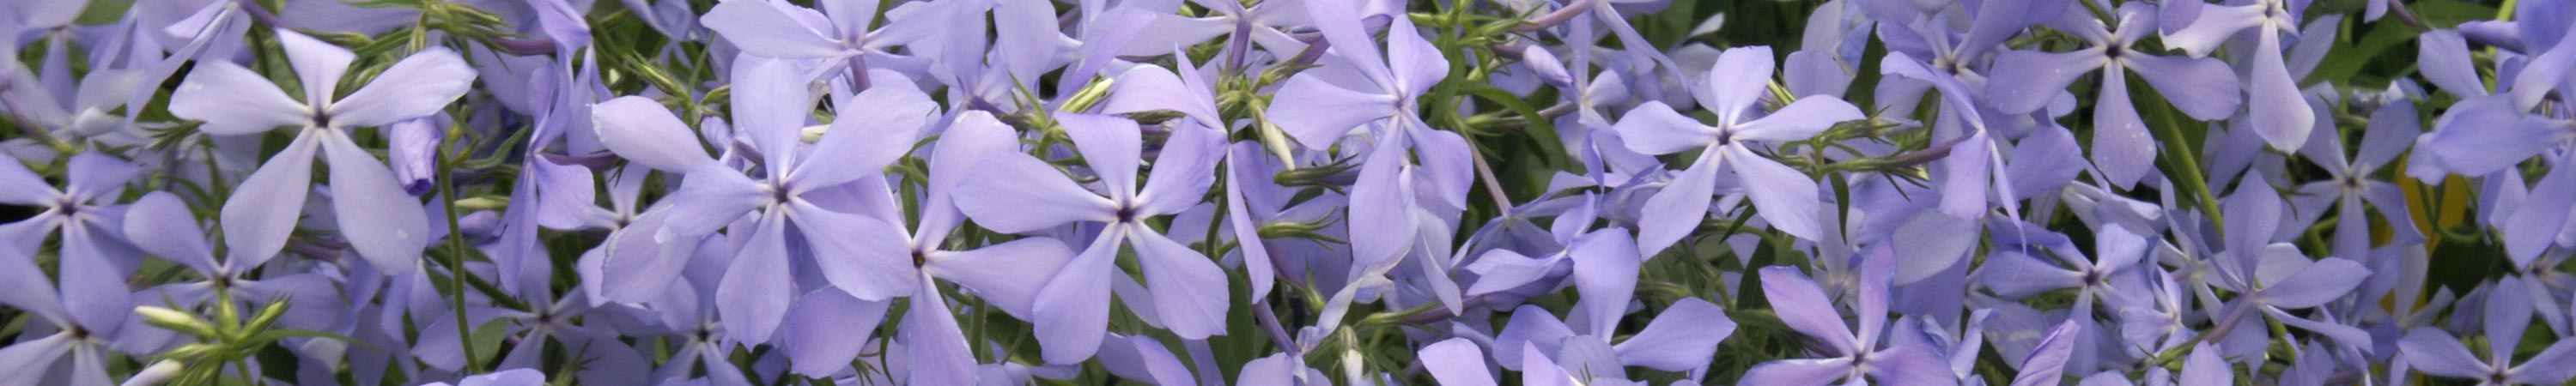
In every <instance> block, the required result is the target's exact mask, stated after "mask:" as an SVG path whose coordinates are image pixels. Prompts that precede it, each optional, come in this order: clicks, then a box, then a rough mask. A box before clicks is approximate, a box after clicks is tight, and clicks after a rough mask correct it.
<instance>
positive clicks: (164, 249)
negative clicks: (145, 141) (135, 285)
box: [0, 166, 216, 274]
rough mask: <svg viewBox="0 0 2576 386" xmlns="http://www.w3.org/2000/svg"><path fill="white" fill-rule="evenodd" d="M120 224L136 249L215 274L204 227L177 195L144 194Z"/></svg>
mask: <svg viewBox="0 0 2576 386" xmlns="http://www.w3.org/2000/svg"><path fill="white" fill-rule="evenodd" d="M6 167H7V166H0V168H6ZM124 225H125V239H126V240H128V241H133V242H134V246H135V247H136V248H139V249H142V250H143V251H144V252H148V253H151V254H152V255H153V256H159V257H161V259H162V260H169V261H170V262H174V263H179V264H180V265H186V266H188V268H192V269H196V270H197V272H199V273H201V274H215V273H216V272H215V262H214V260H213V259H214V254H215V253H214V249H212V248H210V247H208V246H207V245H206V232H205V229H204V228H199V227H198V225H197V217H196V215H195V214H194V213H192V212H189V211H188V204H187V203H185V202H180V201H179V196H177V195H173V194H170V192H162V191H156V192H152V193H150V194H145V195H144V196H143V198H141V199H136V200H134V204H133V205H132V206H128V207H126V209H125V224H124Z"/></svg>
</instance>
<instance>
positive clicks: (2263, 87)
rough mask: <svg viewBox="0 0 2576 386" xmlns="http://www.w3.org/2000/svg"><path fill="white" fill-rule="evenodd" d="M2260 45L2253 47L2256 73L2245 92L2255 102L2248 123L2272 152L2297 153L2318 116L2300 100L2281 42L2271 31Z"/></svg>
mask: <svg viewBox="0 0 2576 386" xmlns="http://www.w3.org/2000/svg"><path fill="white" fill-rule="evenodd" d="M2257 34H2259V35H2261V36H2260V37H2259V41H2260V42H2261V43H2258V44H2255V46H2254V58H2253V60H2254V70H2253V71H2254V72H2253V74H2252V75H2251V76H2253V79H2248V81H2249V83H2247V84H2246V87H2250V89H2247V90H2246V92H2247V93H2248V94H2249V97H2251V98H2253V100H2252V101H2251V102H2250V103H2253V105H2252V106H2250V107H2251V108H2252V110H2249V111H2247V112H2246V113H2247V114H2251V115H2252V116H2253V121H2251V122H2248V124H2250V125H2251V126H2250V127H2253V128H2254V134H2256V135H2259V136H2262V137H2263V142H2264V143H2266V144H2270V145H2271V146H2272V148H2273V149H2279V150H2283V151H2296V150H2297V149H2298V148H2299V145H2300V144H2303V143H2306V142H2307V141H2308V131H2309V130H2310V129H2311V128H2313V127H2314V125H2316V121H2317V116H2316V112H2315V111H2314V110H2311V109H2310V108H2309V107H2308V102H2307V100H2306V99H2303V98H2300V97H2299V84H2298V83H2297V82H2298V79H2292V78H2290V69H2289V67H2287V65H2286V64H2283V63H2282V62H2281V53H2280V52H2281V50H2280V40H2281V39H2280V38H2278V37H2275V36H2274V34H2272V33H2271V32H2269V31H2264V32H2258V33H2257Z"/></svg>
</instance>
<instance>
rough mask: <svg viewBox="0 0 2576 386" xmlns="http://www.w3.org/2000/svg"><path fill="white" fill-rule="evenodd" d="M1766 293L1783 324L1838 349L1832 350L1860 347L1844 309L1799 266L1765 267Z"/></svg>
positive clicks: (1849, 350) (1848, 350)
mask: <svg viewBox="0 0 2576 386" xmlns="http://www.w3.org/2000/svg"><path fill="white" fill-rule="evenodd" d="M1762 293H1763V294H1764V296H1765V297H1766V298H1768V299H1769V301H1770V304H1771V308H1772V310H1773V312H1776V313H1778V314H1779V315H1780V322H1781V323H1782V324H1787V325H1789V329H1791V330H1797V331H1798V333H1799V334H1804V335H1806V336H1808V337H1812V338H1816V339H1817V340H1820V341H1823V343H1824V344H1825V345H1826V346H1827V347H1826V348H1828V349H1832V350H1834V352H1833V353H1832V354H1834V355H1847V354H1850V353H1852V352H1854V350H1858V349H1860V348H1859V347H1858V346H1857V345H1856V344H1854V343H1853V342H1852V334H1851V329H1850V328H1849V326H1848V325H1846V324H1843V316H1842V313H1841V312H1839V311H1836V310H1834V303H1833V301H1832V300H1829V299H1828V298H1826V297H1825V292H1824V290H1822V289H1818V288H1817V287H1816V282H1815V281H1814V280H1808V279H1807V274H1805V273H1800V272H1798V268H1797V267H1788V266H1771V267H1762ZM1760 367H1761V366H1755V369H1756V370H1759V369H1760Z"/></svg>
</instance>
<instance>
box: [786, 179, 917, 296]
mask: <svg viewBox="0 0 2576 386" xmlns="http://www.w3.org/2000/svg"><path fill="white" fill-rule="evenodd" d="M787 214H788V217H789V218H790V219H791V220H792V222H795V223H796V229H797V230H799V231H803V232H804V233H805V243H806V245H809V246H812V247H813V248H814V265H815V266H816V267H815V268H817V269H819V270H821V271H823V278H824V279H825V280H827V281H829V282H831V283H832V286H833V287H838V288H840V289H841V291H843V292H848V293H849V295H850V296H852V297H857V298H859V300H866V301H883V300H886V299H887V298H892V297H896V296H904V295H907V294H911V293H913V292H914V290H913V287H914V286H919V285H921V283H920V282H918V281H915V280H913V277H914V276H916V275H917V273H916V271H915V270H914V269H913V266H912V254H911V252H912V246H911V245H907V244H908V243H909V242H911V241H912V240H911V239H910V238H909V236H910V235H906V234H904V232H903V226H902V225H898V224H894V223H889V222H885V221H883V220H878V219H874V218H868V217H866V216H860V215H856V214H849V213H841V212H835V211H832V210H830V209H823V207H820V206H815V205H814V204H813V203H810V202H806V201H803V200H798V201H795V203H794V204H792V206H790V207H789V209H788V212H787Z"/></svg>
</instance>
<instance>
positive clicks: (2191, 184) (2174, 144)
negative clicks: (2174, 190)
mask: <svg viewBox="0 0 2576 386" xmlns="http://www.w3.org/2000/svg"><path fill="white" fill-rule="evenodd" d="M2159 115H2166V116H2167V117H2168V118H2170V117H2171V113H2169V112H2167V113H2161V114H2159ZM2163 123H2164V124H2162V125H2156V140H2157V141H2158V142H2162V143H2163V144H2164V146H2165V149H2164V150H2165V151H2164V155H2163V157H2164V159H2165V161H2166V162H2167V163H2170V164H2173V165H2176V166H2177V167H2176V168H2174V169H2177V170H2175V173H2178V174H2181V175H2180V176H2178V178H2177V179H2178V180H2179V181H2174V183H2176V184H2180V185H2182V187H2183V188H2184V189H2186V190H2185V191H2187V192H2190V193H2191V194H2192V197H2193V199H2192V201H2195V202H2198V203H2199V205H2200V211H2201V213H2207V214H2209V220H2210V222H2212V223H2218V222H2219V221H2218V220H2219V217H2220V215H2221V214H2220V213H2219V212H2218V200H2217V198H2216V197H2217V195H2215V194H2210V192H2209V179H2208V178H2206V177H2202V176H2201V171H2200V158H2199V157H2194V156H2193V154H2194V153H2193V152H2192V151H2191V142H2189V141H2185V140H2183V136H2182V126H2183V125H2179V124H2174V122H2173V120H2171V119H2167V120H2165V122H2163Z"/></svg>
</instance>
